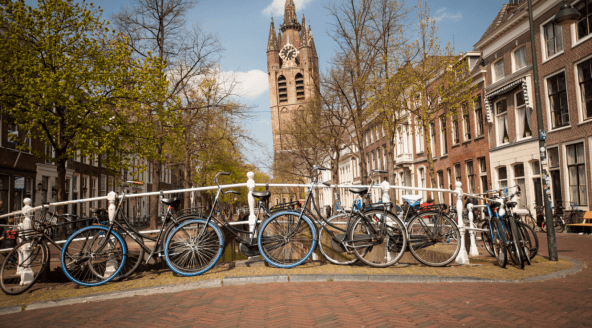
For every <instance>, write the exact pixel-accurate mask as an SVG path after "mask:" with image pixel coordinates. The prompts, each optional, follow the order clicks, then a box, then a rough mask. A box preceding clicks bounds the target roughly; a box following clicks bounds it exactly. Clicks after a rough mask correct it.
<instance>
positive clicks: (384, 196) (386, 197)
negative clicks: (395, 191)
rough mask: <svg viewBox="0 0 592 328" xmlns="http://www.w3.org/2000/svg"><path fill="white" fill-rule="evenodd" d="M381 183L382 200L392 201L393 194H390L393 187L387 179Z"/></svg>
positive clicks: (385, 201)
mask: <svg viewBox="0 0 592 328" xmlns="http://www.w3.org/2000/svg"><path fill="white" fill-rule="evenodd" d="M381 185H382V202H383V203H390V201H391V196H389V190H390V189H391V185H390V184H389V182H388V181H386V180H384V181H382V183H381Z"/></svg>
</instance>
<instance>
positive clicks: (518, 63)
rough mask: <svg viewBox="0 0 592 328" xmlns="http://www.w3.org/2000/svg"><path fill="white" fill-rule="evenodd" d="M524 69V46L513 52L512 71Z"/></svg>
mask: <svg viewBox="0 0 592 328" xmlns="http://www.w3.org/2000/svg"><path fill="white" fill-rule="evenodd" d="M523 67H526V46H522V47H520V48H518V49H517V50H516V51H514V71H517V70H519V69H521V68H523Z"/></svg>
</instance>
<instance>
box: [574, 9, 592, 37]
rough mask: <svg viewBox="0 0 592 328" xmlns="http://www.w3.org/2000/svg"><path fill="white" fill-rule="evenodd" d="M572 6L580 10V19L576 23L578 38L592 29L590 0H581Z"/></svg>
mask: <svg viewBox="0 0 592 328" xmlns="http://www.w3.org/2000/svg"><path fill="white" fill-rule="evenodd" d="M574 7H575V8H576V10H577V11H579V12H580V19H579V20H578V23H577V25H576V30H577V33H578V35H577V38H578V40H579V39H581V38H583V37H585V36H587V35H588V34H590V32H591V31H592V0H582V1H580V2H578V3H577V4H576V5H575V6H574Z"/></svg>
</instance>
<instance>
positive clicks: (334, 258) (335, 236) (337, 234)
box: [319, 213, 358, 264]
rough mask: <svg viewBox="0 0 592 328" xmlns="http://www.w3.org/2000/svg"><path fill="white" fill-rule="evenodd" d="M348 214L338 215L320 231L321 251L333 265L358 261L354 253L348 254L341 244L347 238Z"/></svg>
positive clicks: (330, 219) (329, 220) (331, 218)
mask: <svg viewBox="0 0 592 328" xmlns="http://www.w3.org/2000/svg"><path fill="white" fill-rule="evenodd" d="M348 222H349V215H348V214H345V213H343V214H337V215H335V216H333V217H330V218H329V219H328V220H327V224H324V225H323V226H322V227H321V229H319V250H320V251H321V254H323V256H324V257H325V258H326V259H327V261H329V262H331V263H333V264H353V263H355V262H357V261H358V258H357V257H356V255H355V254H353V252H349V253H348V252H347V251H346V250H345V248H343V245H342V244H341V242H342V241H343V239H344V238H345V236H346V229H347V223H348Z"/></svg>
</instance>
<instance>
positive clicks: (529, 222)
mask: <svg viewBox="0 0 592 328" xmlns="http://www.w3.org/2000/svg"><path fill="white" fill-rule="evenodd" d="M522 220H523V222H524V224H526V225H527V226H529V227H530V228H531V229H534V227H536V221H535V219H534V218H533V217H532V215H531V214H530V213H529V214H526V215H525V216H523V217H522Z"/></svg>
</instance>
